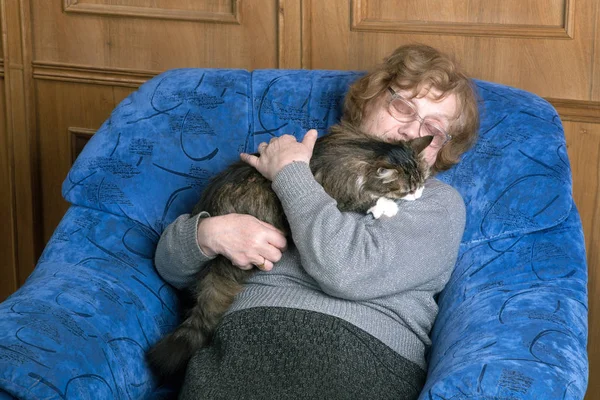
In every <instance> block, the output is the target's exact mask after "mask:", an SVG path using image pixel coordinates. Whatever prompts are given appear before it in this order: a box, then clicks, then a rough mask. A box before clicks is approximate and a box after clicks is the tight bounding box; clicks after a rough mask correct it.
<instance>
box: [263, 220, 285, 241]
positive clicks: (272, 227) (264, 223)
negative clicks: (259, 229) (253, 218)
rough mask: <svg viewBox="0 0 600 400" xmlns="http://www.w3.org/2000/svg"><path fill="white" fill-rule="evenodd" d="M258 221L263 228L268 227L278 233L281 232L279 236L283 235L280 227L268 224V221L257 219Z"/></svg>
mask: <svg viewBox="0 0 600 400" xmlns="http://www.w3.org/2000/svg"><path fill="white" fill-rule="evenodd" d="M257 221H258V223H259V224H261V225H262V226H264V227H265V228H269V229H271V230H273V231H276V232H279V234H281V236H284V237H285V232H284V231H282V230H281V229H277V228H275V227H274V226H273V225H271V224H269V223H268V222H265V221H261V220H260V219H257Z"/></svg>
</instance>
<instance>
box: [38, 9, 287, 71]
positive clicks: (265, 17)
mask: <svg viewBox="0 0 600 400" xmlns="http://www.w3.org/2000/svg"><path fill="white" fill-rule="evenodd" d="M70 2H71V3H73V4H75V5H74V6H73V7H75V8H77V7H80V6H85V5H88V6H90V5H96V6H101V7H102V8H104V10H111V9H113V10H114V9H115V8H116V7H119V6H117V5H113V4H129V5H130V6H129V7H130V8H129V9H130V10H131V12H130V13H129V15H128V17H127V18H122V17H114V16H111V15H102V14H87V13H73V12H63V4H61V3H62V1H61V0H52V1H48V0H31V3H32V4H33V7H32V11H33V15H32V21H33V38H34V51H35V53H34V60H35V62H36V66H38V67H39V66H43V65H46V64H47V63H50V64H56V63H59V64H67V65H69V66H73V65H74V66H94V67H103V68H108V69H115V68H120V69H126V70H135V71H153V72H156V71H164V70H166V69H170V68H181V67H198V66H202V67H227V68H250V69H254V68H273V67H275V68H276V67H277V66H278V62H277V60H278V53H277V51H278V49H277V20H278V8H277V2H276V1H275V0H261V1H256V0H253V1H227V2H225V3H230V4H238V5H237V6H236V7H235V8H236V10H237V11H235V12H236V14H235V15H236V18H237V19H239V22H236V23H225V22H223V21H216V22H205V21H181V20H173V19H170V18H167V17H166V16H165V17H162V18H161V17H157V18H147V17H148V15H147V13H148V12H149V10H154V9H155V8H153V7H152V6H151V5H149V6H145V7H144V6H142V5H143V4H147V5H148V4H153V3H154V2H149V1H131V0H128V1H125V0H123V1H119V2H115V1H100V0H95V1H93V2H92V1H89V0H86V1H79V2H73V1H72V0H71V1H70ZM160 3H161V4H163V5H164V7H169V8H165V10H169V9H170V10H171V11H174V10H175V11H176V10H177V9H179V10H185V9H188V10H196V11H197V12H202V11H206V10H217V11H218V10H219V9H221V8H222V7H221V8H219V7H217V9H212V8H207V7H206V6H202V4H217V5H218V4H221V3H224V2H223V1H220V2H215V1H210V2H206V1H194V0H179V1H177V2H173V3H174V5H171V6H167V4H170V2H167V1H166V0H165V1H161V2H160ZM132 4H137V7H133V6H131V5H132ZM177 4H179V6H177ZM68 9H69V8H67V10H68ZM230 15H233V14H231V12H230ZM57 26H60V29H56V27H57Z"/></svg>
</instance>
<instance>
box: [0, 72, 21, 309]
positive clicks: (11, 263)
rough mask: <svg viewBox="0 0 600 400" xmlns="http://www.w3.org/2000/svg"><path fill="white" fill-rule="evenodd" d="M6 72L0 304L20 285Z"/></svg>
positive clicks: (0, 83) (0, 128)
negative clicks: (7, 119) (18, 282)
mask: <svg viewBox="0 0 600 400" xmlns="http://www.w3.org/2000/svg"><path fill="white" fill-rule="evenodd" d="M5 89H6V87H5V83H4V72H3V65H2V63H0V188H2V190H0V221H3V223H1V224H0V238H1V239H2V240H0V277H1V279H0V301H3V300H4V299H5V298H6V297H8V295H9V294H11V293H12V292H14V291H15V290H16V289H17V287H18V285H17V277H16V269H15V265H16V260H15V256H16V254H15V249H16V246H15V245H16V243H15V230H14V229H15V226H14V223H13V221H14V215H13V190H11V188H12V180H11V171H12V169H11V167H10V166H11V164H12V160H11V159H12V146H11V145H10V140H9V137H8V134H7V130H6V103H5V101H4V97H5V95H4V91H5Z"/></svg>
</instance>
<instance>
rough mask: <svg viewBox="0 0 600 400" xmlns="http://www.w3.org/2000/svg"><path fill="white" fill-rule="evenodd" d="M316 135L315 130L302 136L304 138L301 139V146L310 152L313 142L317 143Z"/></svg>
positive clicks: (313, 146) (313, 145)
mask: <svg viewBox="0 0 600 400" xmlns="http://www.w3.org/2000/svg"><path fill="white" fill-rule="evenodd" d="M318 134H319V133H318V132H317V130H316V129H311V130H309V131H308V132H306V134H305V135H304V138H303V139H302V144H303V145H305V146H307V147H308V148H309V149H310V151H312V150H313V149H314V148H315V142H316V141H317V136H318Z"/></svg>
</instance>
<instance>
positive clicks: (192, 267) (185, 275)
mask: <svg viewBox="0 0 600 400" xmlns="http://www.w3.org/2000/svg"><path fill="white" fill-rule="evenodd" d="M208 216H209V215H208V214H207V213H204V212H202V213H200V214H198V215H195V216H191V215H190V214H182V215H180V216H179V217H178V218H177V219H176V220H175V221H173V222H172V223H171V224H170V225H169V226H168V227H167V228H166V229H165V231H164V232H163V234H162V235H161V237H160V240H159V241H158V246H157V247H156V253H155V254H154V265H155V266H156V270H157V271H158V273H159V275H160V276H161V277H162V278H163V279H164V280H165V281H167V282H168V283H169V284H171V285H173V286H175V287H176V288H177V289H184V288H186V287H188V286H190V285H192V284H193V283H195V282H196V276H197V274H198V272H200V271H201V270H202V267H203V266H204V265H205V264H206V263H207V262H208V261H210V260H212V259H213V258H214V257H208V256H207V255H205V254H204V253H203V252H202V250H201V249H200V246H199V245H198V241H197V240H196V235H197V232H198V223H199V221H200V219H201V218H204V217H208Z"/></svg>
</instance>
